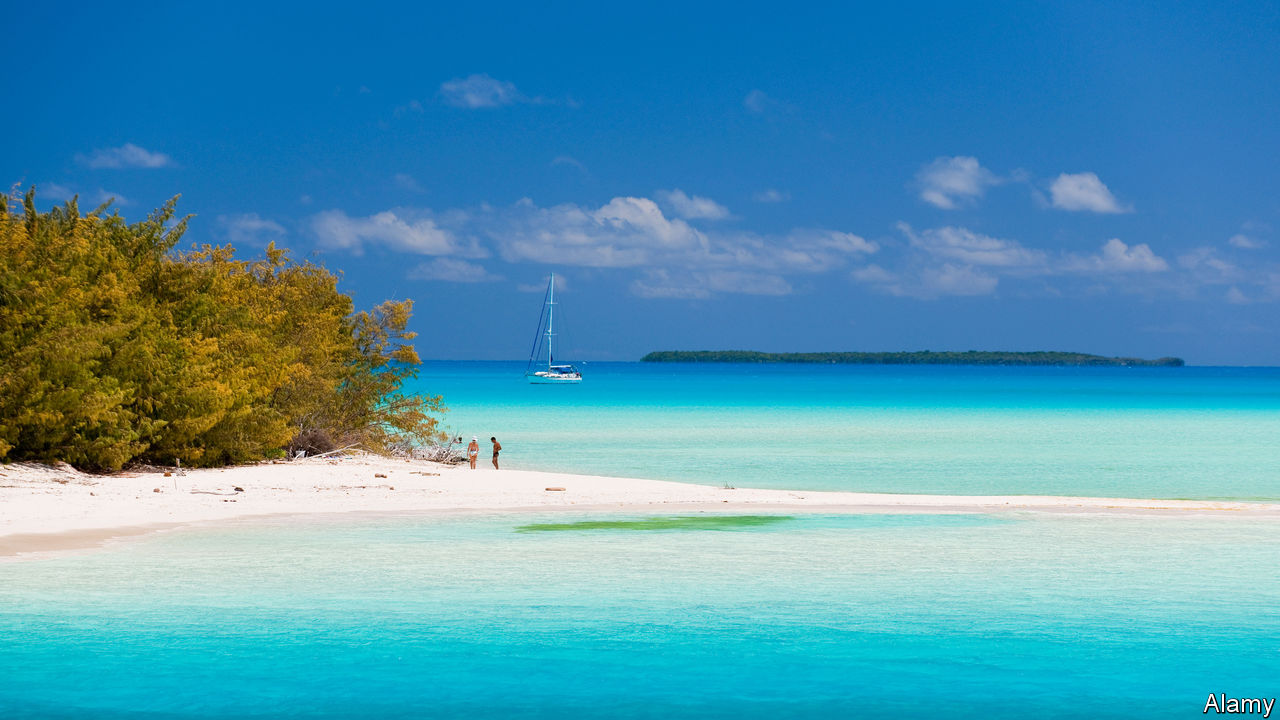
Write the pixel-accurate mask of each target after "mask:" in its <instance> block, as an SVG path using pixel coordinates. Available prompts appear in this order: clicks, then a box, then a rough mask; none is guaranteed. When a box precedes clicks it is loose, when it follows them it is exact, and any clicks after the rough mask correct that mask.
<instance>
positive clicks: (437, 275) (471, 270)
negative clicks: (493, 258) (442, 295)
mask: <svg viewBox="0 0 1280 720" xmlns="http://www.w3.org/2000/svg"><path fill="white" fill-rule="evenodd" d="M409 277H410V278H411V279H414V280H440V281H443V282H453V283H482V282H497V281H499V280H501V279H502V276H501V275H494V274H493V273H491V272H489V271H488V270H486V269H485V268H484V266H483V265H479V264H477V263H471V262H467V261H466V260H457V259H454V258H447V257H438V258H436V259H434V260H432V261H431V262H425V263H422V264H420V265H418V266H417V267H415V268H414V269H412V270H410V271H409Z"/></svg>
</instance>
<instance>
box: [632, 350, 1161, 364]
mask: <svg viewBox="0 0 1280 720" xmlns="http://www.w3.org/2000/svg"><path fill="white" fill-rule="evenodd" d="M640 362H671V363H824V364H831V365H1059V366H1069V367H1182V366H1183V365H1184V364H1185V363H1184V362H1183V361H1182V358H1176V357H1162V358H1158V359H1155V360H1145V359H1143V358H1130V357H1106V356H1103V355H1089V354H1086V353H1073V352H1055V351H1039V352H999V351H990V350H968V351H965V352H933V351H930V350H917V351H914V352H813V353H766V352H756V351H754V350H659V351H657V352H651V353H649V354H648V355H645V356H644V357H642V358H640Z"/></svg>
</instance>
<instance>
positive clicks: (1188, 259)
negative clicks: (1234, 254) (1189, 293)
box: [1178, 247, 1242, 283]
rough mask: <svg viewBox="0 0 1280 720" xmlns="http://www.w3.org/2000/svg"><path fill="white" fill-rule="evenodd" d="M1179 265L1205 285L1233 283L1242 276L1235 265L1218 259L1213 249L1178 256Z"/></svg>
mask: <svg viewBox="0 0 1280 720" xmlns="http://www.w3.org/2000/svg"><path fill="white" fill-rule="evenodd" d="M1178 265H1179V266H1180V267H1183V268H1185V269H1187V270H1190V271H1192V272H1193V273H1194V274H1195V276H1196V278H1197V279H1198V280H1199V281H1200V282H1203V283H1227V282H1233V281H1235V280H1236V279H1238V278H1239V277H1241V275H1242V271H1241V270H1240V268H1239V267H1237V266H1236V265H1235V264H1234V263H1231V262H1228V261H1227V260H1223V259H1222V258H1220V257H1218V255H1217V252H1216V251H1215V250H1214V249H1213V248H1209V247H1201V248H1196V249H1194V250H1191V251H1190V252H1186V253H1183V254H1182V255H1179V256H1178Z"/></svg>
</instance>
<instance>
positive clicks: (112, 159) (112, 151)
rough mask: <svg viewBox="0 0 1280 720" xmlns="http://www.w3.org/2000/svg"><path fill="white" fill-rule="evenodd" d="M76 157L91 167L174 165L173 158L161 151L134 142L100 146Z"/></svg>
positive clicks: (114, 167) (155, 166) (154, 166)
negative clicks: (106, 146)
mask: <svg viewBox="0 0 1280 720" xmlns="http://www.w3.org/2000/svg"><path fill="white" fill-rule="evenodd" d="M76 158H77V159H78V160H79V161H80V162H81V163H83V164H85V165H88V166H89V167H91V168H112V169H118V168H162V167H168V166H170V165H173V159H172V158H170V157H169V156H168V155H165V154H164V153H160V152H152V151H150V150H147V149H146V148H142V147H138V146H137V145H134V144H133V143H125V144H124V145H121V146H120V147H114V148H99V149H97V150H94V151H93V152H91V153H89V154H88V155H78V156H76Z"/></svg>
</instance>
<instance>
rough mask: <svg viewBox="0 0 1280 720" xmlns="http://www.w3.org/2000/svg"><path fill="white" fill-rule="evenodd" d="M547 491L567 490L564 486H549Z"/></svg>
mask: <svg viewBox="0 0 1280 720" xmlns="http://www.w3.org/2000/svg"><path fill="white" fill-rule="evenodd" d="M547 492H565V489H564V488H562V487H549V488H547Z"/></svg>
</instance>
